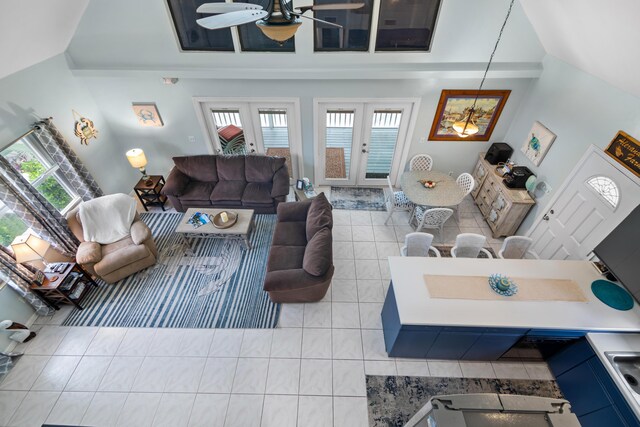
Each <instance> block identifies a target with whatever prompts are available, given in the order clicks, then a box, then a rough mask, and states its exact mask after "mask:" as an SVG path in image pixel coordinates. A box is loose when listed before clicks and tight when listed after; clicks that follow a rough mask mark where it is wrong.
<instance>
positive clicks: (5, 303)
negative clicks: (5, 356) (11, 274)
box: [0, 285, 35, 351]
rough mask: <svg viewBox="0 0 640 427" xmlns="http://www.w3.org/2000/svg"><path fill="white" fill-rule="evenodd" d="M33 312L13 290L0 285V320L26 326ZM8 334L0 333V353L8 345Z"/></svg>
mask: <svg viewBox="0 0 640 427" xmlns="http://www.w3.org/2000/svg"><path fill="white" fill-rule="evenodd" d="M34 314H35V310H34V309H33V308H32V307H31V305H30V304H29V303H28V302H27V301H25V300H24V299H23V298H22V297H21V296H20V295H18V294H17V293H16V291H14V290H13V289H11V288H10V287H9V286H6V285H0V320H13V321H14V322H18V323H22V324H23V325H26V324H27V323H28V321H29V319H31V317H32V316H33V315H34ZM9 335H10V334H9V333H7V332H0V351H6V350H7V347H9V345H10V344H12V343H14V341H11V340H10V339H9Z"/></svg>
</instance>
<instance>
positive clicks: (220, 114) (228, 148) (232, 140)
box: [211, 110, 247, 154]
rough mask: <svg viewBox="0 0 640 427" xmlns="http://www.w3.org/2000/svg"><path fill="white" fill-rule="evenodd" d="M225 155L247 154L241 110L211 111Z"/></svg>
mask: <svg viewBox="0 0 640 427" xmlns="http://www.w3.org/2000/svg"><path fill="white" fill-rule="evenodd" d="M211 115H212V116H213V122H214V123H215V125H216V131H217V132H218V138H219V139H220V147H221V148H222V153H223V154H246V153H247V148H246V144H245V139H244V131H243V130H242V129H243V128H242V121H241V119H240V111H239V110H211Z"/></svg>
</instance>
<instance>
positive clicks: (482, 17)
mask: <svg viewBox="0 0 640 427" xmlns="http://www.w3.org/2000/svg"><path fill="white" fill-rule="evenodd" d="M294 1H295V0H294ZM296 3H297V4H298V5H301V4H308V3H311V1H310V0H308V1H302V0H298V1H297V2H296ZM507 5H508V0H501V1H496V0H477V1H474V2H469V1H468V0H443V5H442V9H441V12H440V17H439V19H438V25H437V29H436V33H435V39H434V42H433V49H432V52H431V53H382V54H374V53H368V54H367V53H364V54H363V53H360V52H358V53H345V52H340V53H335V54H326V53H322V54H314V53H313V48H312V46H311V44H312V37H313V31H312V29H313V26H312V25H306V26H303V27H301V29H300V31H299V34H298V38H299V40H298V41H297V46H296V50H297V52H296V54H294V55H292V54H269V53H267V54H260V53H258V54H256V53H247V54H233V53H231V54H230V53H183V52H180V51H179V49H178V46H177V43H176V40H175V36H174V33H173V29H172V28H171V21H170V18H169V16H168V13H167V7H166V5H165V1H160V0H139V1H135V2H131V1H130V0H109V1H98V0H94V1H91V2H89V0H55V1H51V0H20V1H4V2H2V3H0V78H2V77H4V76H7V75H9V74H11V73H14V72H17V71H19V70H21V69H24V68H26V67H29V66H31V65H34V64H36V63H38V62H40V61H43V60H45V59H47V58H50V57H52V56H55V55H57V54H59V53H62V52H65V51H66V52H67V54H68V55H69V57H70V59H71V61H72V64H73V65H72V67H74V68H75V69H77V70H97V69H103V70H106V69H111V70H113V69H118V70H124V69H127V70H147V71H151V70H157V71H158V72H160V71H165V70H178V69H182V70H191V71H192V72H193V71H194V70H201V71H202V70H204V71H205V72H210V71H212V70H216V71H217V72H218V73H220V74H219V75H221V76H223V75H227V76H233V75H235V76H240V77H242V76H243V75H244V74H247V76H246V78H249V76H251V75H253V76H255V73H256V72H261V71H263V72H264V73H265V74H264V75H265V76H267V75H268V73H269V72H272V73H274V75H275V73H276V72H277V71H279V70H282V69H283V68H285V69H289V70H291V71H292V74H293V73H297V72H301V73H302V74H300V76H305V75H306V76H308V77H313V76H317V75H319V74H313V73H312V70H313V71H315V72H316V73H324V74H323V75H326V76H332V78H340V76H341V74H344V75H347V74H349V73H350V72H351V73H353V74H355V75H357V74H358V72H359V71H358V69H359V68H361V67H362V68H366V69H367V70H369V71H368V72H373V71H375V70H377V72H378V74H377V75H376V77H380V73H396V72H400V73H405V74H406V76H407V77H411V76H413V77H419V76H421V75H424V74H420V72H421V71H425V70H438V69H442V68H446V69H450V70H455V69H457V70H459V71H461V72H465V71H468V70H475V69H478V67H479V66H480V65H481V64H482V63H483V62H485V61H486V58H487V57H488V53H489V52H490V49H491V47H492V44H493V41H494V40H495V37H496V33H497V30H498V28H499V26H500V23H501V21H502V19H503V17H504V13H505V11H506V7H507ZM85 10H86V13H85ZM83 15H84V16H83ZM637 16H640V2H638V1H637V0H616V2H615V3H614V4H610V3H606V2H602V1H601V0H562V1H557V0H519V1H518V2H517V3H516V7H515V8H514V13H513V15H512V18H511V21H510V23H509V26H508V27H507V30H506V32H505V35H504V37H503V42H502V44H501V46H500V49H499V51H498V53H497V55H496V67H495V70H500V69H503V70H508V69H511V70H526V69H534V68H535V64H539V63H540V61H541V59H542V57H543V56H544V54H545V52H546V53H549V54H551V55H553V56H555V57H557V58H559V59H562V60H564V61H565V62H568V63H570V64H572V65H574V66H575V67H577V68H580V69H582V70H584V71H586V72H588V73H590V74H593V75H595V76H597V77H599V78H601V79H603V80H605V81H607V82H609V83H610V84H612V85H613V86H616V87H618V88H620V89H623V90H625V91H627V92H630V93H632V94H634V95H636V96H640V79H638V78H637V77H636V76H637V70H638V69H639V67H640V55H638V54H637V46H638V45H640V30H638V27H637V25H636V22H635V21H636V20H637ZM26 23H28V24H26ZM241 70H244V71H243V72H239V71H241ZM318 70H320V71H318ZM305 73H307V74H305ZM212 77H216V75H212ZM274 78H275V77H274Z"/></svg>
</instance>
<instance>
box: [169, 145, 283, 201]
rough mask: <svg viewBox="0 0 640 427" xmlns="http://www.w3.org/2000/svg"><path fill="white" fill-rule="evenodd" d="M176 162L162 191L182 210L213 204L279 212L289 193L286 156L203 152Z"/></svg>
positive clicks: (183, 157)
mask: <svg viewBox="0 0 640 427" xmlns="http://www.w3.org/2000/svg"><path fill="white" fill-rule="evenodd" d="M173 162H174V163H175V167H174V168H173V169H172V170H171V173H170V174H169V176H168V177H167V183H166V185H165V186H164V188H163V189H162V191H161V193H162V194H164V195H165V196H167V197H168V198H169V201H171V204H172V205H173V207H174V208H175V209H176V210H177V211H180V212H184V211H186V210H187V209H188V208H192V207H194V208H207V207H210V208H238V209H242V208H245V209H254V210H255V211H256V213H275V212H276V207H277V206H278V203H280V202H284V201H285V200H286V198H287V194H289V171H288V170H287V166H286V165H285V158H284V157H269V156H258V155H255V156H215V155H200V156H182V157H174V158H173Z"/></svg>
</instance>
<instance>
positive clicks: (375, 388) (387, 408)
mask: <svg viewBox="0 0 640 427" xmlns="http://www.w3.org/2000/svg"><path fill="white" fill-rule="evenodd" d="M468 393H501V394H520V395H524V396H540V397H553V398H557V399H562V398H563V395H562V392H561V391H560V389H559V388H558V384H556V382H555V381H548V380H497V379H487V378H439V377H394V376H389V377H387V376H370V375H367V404H368V406H369V426H371V427H395V426H403V425H404V424H405V423H406V422H407V421H409V419H410V418H411V417H412V416H413V415H414V414H415V413H416V412H418V410H419V409H420V408H422V407H423V406H424V405H425V404H426V403H427V402H428V401H429V399H430V398H431V397H433V396H438V395H443V394H468Z"/></svg>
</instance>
